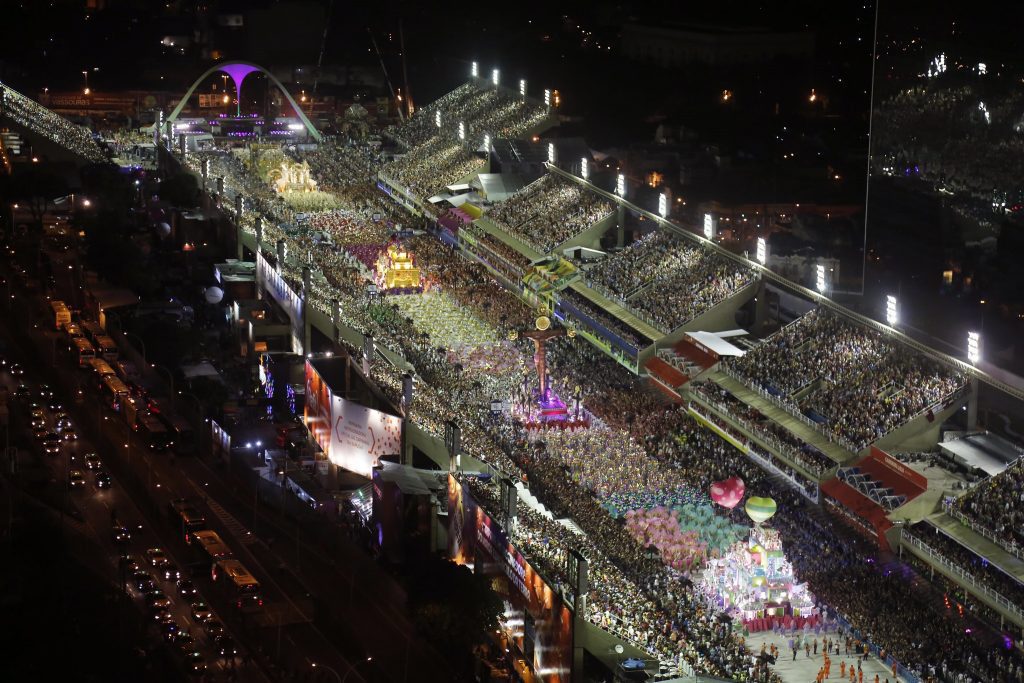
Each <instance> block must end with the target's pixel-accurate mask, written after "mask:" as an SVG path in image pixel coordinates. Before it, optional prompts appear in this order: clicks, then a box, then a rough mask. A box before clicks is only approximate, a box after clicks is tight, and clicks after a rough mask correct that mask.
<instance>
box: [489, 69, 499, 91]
mask: <svg viewBox="0 0 1024 683" xmlns="http://www.w3.org/2000/svg"><path fill="white" fill-rule="evenodd" d="M499 76H500V74H499V72H498V70H497V69H493V70H492V71H491V83H493V84H494V87H495V88H497V87H498V83H499V82H501V78H500V77H499Z"/></svg>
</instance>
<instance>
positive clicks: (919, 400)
mask: <svg viewBox="0 0 1024 683" xmlns="http://www.w3.org/2000/svg"><path fill="white" fill-rule="evenodd" d="M725 365H726V366H727V367H728V368H729V369H730V370H731V371H732V372H733V373H734V374H735V375H737V376H738V377H739V378H741V379H742V380H743V381H745V382H747V383H749V384H751V385H755V386H758V387H761V388H763V389H764V390H765V391H767V392H769V393H770V394H772V395H774V396H776V397H778V398H779V399H780V400H781V401H782V402H783V405H785V406H786V407H787V408H788V409H789V410H791V411H793V412H794V413H798V414H804V415H807V416H808V417H809V418H810V419H811V420H812V421H813V422H814V423H815V424H817V425H819V427H820V429H822V430H823V431H825V432H827V433H829V434H831V435H833V436H834V437H835V438H836V439H837V440H839V441H840V442H841V443H843V444H844V445H845V446H847V447H848V448H849V449H850V450H852V451H859V450H860V449H862V448H864V447H865V446H867V445H868V444H870V443H871V442H873V441H876V440H878V439H879V438H881V437H882V436H885V435H886V434H887V433H889V432H890V431H892V430H893V429H895V428H896V427H899V426H900V425H902V424H903V423H904V422H906V421H908V420H910V419H911V418H913V417H915V416H916V415H919V414H920V413H922V412H924V411H926V410H928V409H930V408H932V407H933V406H936V405H937V404H940V403H941V402H943V401H945V400H947V399H948V398H950V397H951V396H952V395H953V394H954V393H956V392H957V391H959V390H960V389H962V388H963V387H964V385H965V383H966V378H965V377H964V376H963V375H962V374H960V373H956V372H953V371H952V370H949V369H947V368H943V367H941V366H939V365H938V364H937V363H935V362H932V361H930V360H928V359H926V358H924V357H923V356H920V355H917V354H914V353H912V352H910V351H908V350H907V349H905V348H903V347H902V346H899V345H897V344H896V343H895V342H892V341H888V340H886V339H885V338H884V337H883V336H882V335H881V334H880V333H878V332H875V331H872V330H868V329H866V328H860V327H858V326H856V325H854V324H853V323H851V322H848V321H846V320H843V319H841V318H839V317H838V316H837V315H835V314H833V313H830V312H827V311H825V310H823V309H815V310H813V311H811V312H810V313H808V314H807V315H804V316H803V317H801V318H798V319H797V320H796V321H794V322H792V323H790V324H789V325H787V326H786V327H784V328H782V329H781V330H779V331H778V332H776V333H775V334H774V335H772V336H771V337H768V338H767V339H765V340H764V341H763V342H762V343H761V344H759V345H758V346H757V347H755V348H754V349H752V350H751V351H750V352H749V353H747V354H746V355H745V356H742V357H739V358H734V359H730V360H729V361H727V362H726V363H725ZM815 383H820V385H817V386H813V385H815ZM806 389H810V391H809V392H804V393H803V395H802V396H801V398H799V399H796V398H794V395H796V394H799V393H801V392H802V390H806Z"/></svg>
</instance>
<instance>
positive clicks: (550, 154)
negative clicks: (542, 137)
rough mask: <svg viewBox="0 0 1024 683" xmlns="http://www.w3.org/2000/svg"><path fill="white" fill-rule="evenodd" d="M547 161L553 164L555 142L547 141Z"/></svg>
mask: <svg viewBox="0 0 1024 683" xmlns="http://www.w3.org/2000/svg"><path fill="white" fill-rule="evenodd" d="M548 163H549V164H551V165H552V166H554V165H555V143H553V142H549V143H548Z"/></svg>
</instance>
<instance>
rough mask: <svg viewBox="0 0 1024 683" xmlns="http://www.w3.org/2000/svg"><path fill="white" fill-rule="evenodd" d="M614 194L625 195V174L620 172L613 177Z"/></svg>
mask: <svg viewBox="0 0 1024 683" xmlns="http://www.w3.org/2000/svg"><path fill="white" fill-rule="evenodd" d="M615 194H617V195H619V196H620V197H625V196H626V176H624V175H622V174H621V173H620V174H619V176H618V177H617V178H616V179H615Z"/></svg>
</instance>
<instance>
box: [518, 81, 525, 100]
mask: <svg viewBox="0 0 1024 683" xmlns="http://www.w3.org/2000/svg"><path fill="white" fill-rule="evenodd" d="M519 94H520V95H522V96H523V97H526V79H525V78H520V79H519Z"/></svg>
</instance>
